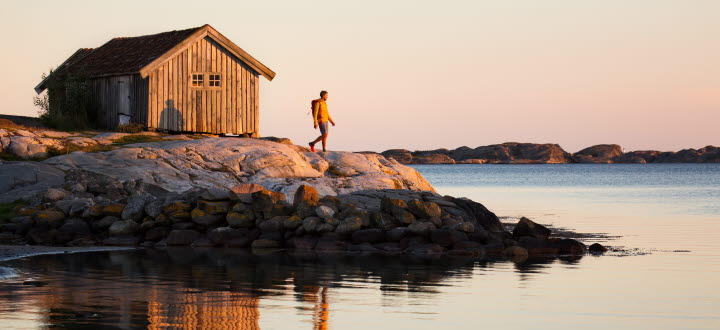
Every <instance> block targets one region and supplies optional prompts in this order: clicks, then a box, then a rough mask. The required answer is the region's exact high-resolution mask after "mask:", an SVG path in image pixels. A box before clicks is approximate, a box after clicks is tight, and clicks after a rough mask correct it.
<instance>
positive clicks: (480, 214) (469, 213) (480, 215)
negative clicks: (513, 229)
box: [443, 196, 505, 232]
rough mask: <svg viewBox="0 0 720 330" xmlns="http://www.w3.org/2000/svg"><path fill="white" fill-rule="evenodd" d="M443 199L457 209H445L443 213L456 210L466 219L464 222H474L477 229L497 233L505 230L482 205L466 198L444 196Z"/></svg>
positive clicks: (493, 214)
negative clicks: (480, 228) (454, 205)
mask: <svg viewBox="0 0 720 330" xmlns="http://www.w3.org/2000/svg"><path fill="white" fill-rule="evenodd" d="M443 199H445V200H446V201H448V202H452V203H454V204H456V205H457V207H458V208H451V207H450V208H445V211H448V212H451V211H452V210H458V211H460V212H459V215H460V216H464V217H467V219H465V220H466V221H471V222H475V223H476V224H477V225H478V226H479V227H482V228H483V229H485V230H487V231H492V232H498V231H503V230H505V227H504V226H503V225H502V223H501V222H500V219H498V217H497V216H496V215H495V213H493V212H491V211H490V210H488V209H487V208H486V207H485V206H484V205H482V204H480V203H478V202H475V201H472V200H470V199H467V198H455V197H451V196H445V197H444V198H443Z"/></svg>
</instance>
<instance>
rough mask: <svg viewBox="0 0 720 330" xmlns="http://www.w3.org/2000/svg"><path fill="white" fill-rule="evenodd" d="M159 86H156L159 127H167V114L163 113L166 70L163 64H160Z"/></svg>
mask: <svg viewBox="0 0 720 330" xmlns="http://www.w3.org/2000/svg"><path fill="white" fill-rule="evenodd" d="M158 80H159V81H160V88H158V110H159V111H160V128H162V129H167V114H165V85H166V81H167V70H165V65H162V66H160V76H159V77H158Z"/></svg>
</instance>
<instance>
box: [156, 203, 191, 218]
mask: <svg viewBox="0 0 720 330" xmlns="http://www.w3.org/2000/svg"><path fill="white" fill-rule="evenodd" d="M190 210H192V206H190V204H188V203H185V202H183V201H174V202H171V203H168V204H166V205H163V207H162V212H163V213H165V214H167V215H171V214H173V213H176V212H190Z"/></svg>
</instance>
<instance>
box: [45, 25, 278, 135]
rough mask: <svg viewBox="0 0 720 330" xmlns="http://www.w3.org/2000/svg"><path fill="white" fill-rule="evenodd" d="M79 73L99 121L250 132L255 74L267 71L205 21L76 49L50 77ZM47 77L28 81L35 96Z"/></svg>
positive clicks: (255, 111) (254, 123) (256, 119)
mask: <svg viewBox="0 0 720 330" xmlns="http://www.w3.org/2000/svg"><path fill="white" fill-rule="evenodd" d="M80 72H82V74H84V75H86V76H87V77H88V78H89V84H90V91H91V94H92V99H93V100H94V104H96V107H97V109H98V113H97V118H98V119H97V120H98V122H97V124H98V126H100V127H103V128H108V129H114V128H116V127H117V126H118V125H119V123H120V122H121V121H123V120H126V119H129V120H130V121H132V122H134V123H139V124H142V125H144V126H146V127H148V128H149V129H159V130H168V131H177V132H198V133H212V134H248V135H251V136H256V137H257V136H259V134H260V133H259V126H260V100H259V90H260V81H259V78H260V76H263V77H265V78H266V79H268V80H272V79H273V78H274V77H275V72H273V71H272V70H270V69H269V68H268V67H266V66H265V65H263V64H262V63H260V61H258V60H256V59H255V58H253V57H252V56H250V54H248V53H247V52H245V51H244V50H242V49H241V48H240V47H238V46H237V45H236V44H234V43H233V42H232V41H230V40H229V39H227V38H226V37H225V36H223V35H222V34H220V33H219V32H218V31H217V30H215V29H214V28H213V27H211V26H210V25H204V26H202V27H198V28H192V29H187V30H181V31H170V32H163V33H158V34H153V35H147V36H140V37H130V38H114V39H112V40H110V41H108V42H107V43H105V44H104V45H102V46H100V47H98V48H91V49H88V48H83V49H79V50H78V51H76V52H75V53H74V54H73V55H72V56H70V58H68V59H67V60H66V61H65V62H63V63H62V64H61V65H60V66H59V67H58V68H57V69H56V70H55V71H54V72H53V74H52V75H55V74H60V73H64V74H72V73H80ZM52 75H51V76H52ZM48 79H49V77H48V78H46V79H45V80H43V81H42V82H40V84H39V85H38V86H37V87H35V91H36V92H37V93H38V94H40V93H42V92H43V91H44V90H45V89H46V87H47V86H46V85H47V81H48ZM51 95H52V94H51ZM51 104H52V103H51Z"/></svg>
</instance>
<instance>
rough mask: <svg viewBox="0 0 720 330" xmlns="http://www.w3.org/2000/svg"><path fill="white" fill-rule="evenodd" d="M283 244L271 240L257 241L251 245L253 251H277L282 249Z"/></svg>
mask: <svg viewBox="0 0 720 330" xmlns="http://www.w3.org/2000/svg"><path fill="white" fill-rule="evenodd" d="M281 245H282V244H280V242H278V241H276V240H271V239H262V238H261V239H256V240H254V241H253V242H252V244H251V245H250V246H251V247H252V248H253V249H277V248H280V247H281Z"/></svg>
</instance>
